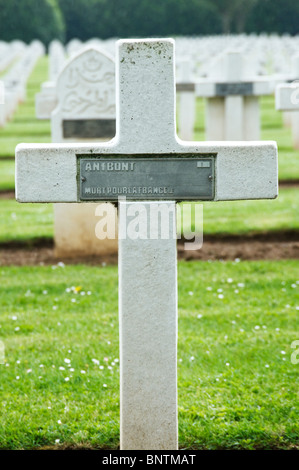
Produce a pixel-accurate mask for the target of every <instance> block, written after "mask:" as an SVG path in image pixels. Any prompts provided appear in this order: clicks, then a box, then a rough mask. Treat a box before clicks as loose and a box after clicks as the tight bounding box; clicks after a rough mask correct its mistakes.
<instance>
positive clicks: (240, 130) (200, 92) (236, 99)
mask: <svg viewBox="0 0 299 470" xmlns="http://www.w3.org/2000/svg"><path fill="white" fill-rule="evenodd" d="M243 60H244V58H243V55H242V54H241V53H240V52H237V51H231V52H227V53H226V54H225V55H224V57H223V62H222V63H221V62H219V65H223V70H222V68H220V67H219V69H218V77H217V78H216V77H213V78H207V79H201V80H199V81H198V83H197V84H196V87H195V89H196V95H197V96H201V97H204V98H206V139H207V140H259V139H260V113H259V101H258V100H259V96H261V95H269V94H271V93H272V82H271V81H269V80H266V79H263V78H261V77H259V78H257V77H254V78H253V79H251V78H250V79H246V80H245V79H244V76H243V70H244V67H243Z"/></svg>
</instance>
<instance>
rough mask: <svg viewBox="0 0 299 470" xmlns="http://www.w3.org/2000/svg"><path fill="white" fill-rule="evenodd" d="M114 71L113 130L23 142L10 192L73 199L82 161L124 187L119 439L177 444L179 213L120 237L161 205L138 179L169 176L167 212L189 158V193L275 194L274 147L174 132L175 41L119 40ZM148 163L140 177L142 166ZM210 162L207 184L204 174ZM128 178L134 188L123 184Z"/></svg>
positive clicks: (129, 444) (141, 445)
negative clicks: (149, 234)
mask: <svg viewBox="0 0 299 470" xmlns="http://www.w3.org/2000/svg"><path fill="white" fill-rule="evenodd" d="M116 70H117V72H116V77H117V80H116V82H117V132H116V137H115V138H114V139H113V140H112V141H110V142H105V143H101V144H100V143H99V144H96V145H91V144H88V143H86V144H80V145H78V144H60V145H57V144H56V145H55V144H49V145H41V144H21V145H19V146H18V147H17V149H16V197H17V200H18V201H19V202H70V203H71V202H79V201H80V197H82V190H83V188H84V187H85V186H84V184H85V183H84V180H85V177H84V178H82V174H81V173H80V171H81V170H82V167H83V169H85V170H86V172H87V173H88V172H89V173H88V178H89V177H90V178H94V181H95V183H93V184H94V185H95V186H94V187H95V190H97V189H99V190H100V191H104V192H105V191H107V187H106V188H103V184H105V181H106V180H107V181H108V180H109V181H110V182H109V183H107V185H108V184H110V185H111V186H110V192H109V191H108V193H109V194H111V198H113V197H114V198H115V197H116V196H115V195H114V196H113V194H112V193H113V188H116V190H118V189H121V191H120V193H121V192H122V191H124V189H125V192H126V194H127V201H121V202H119V324H120V406H121V410H120V420H121V422H120V441H121V443H120V446H121V449H123V450H125V449H130V450H134V449H137V450H164V449H167V450H174V449H177V446H178V442H177V439H178V438H177V261H176V240H175V231H176V230H175V217H174V218H173V220H172V223H170V224H169V227H168V232H167V234H166V235H167V236H166V237H165V233H164V234H163V235H164V237H162V236H161V233H160V232H161V230H162V229H161V228H160V227H154V229H155V230H156V234H157V235H158V236H157V237H156V239H149V238H147V239H137V240H136V239H135V240H134V239H132V238H130V237H125V236H124V234H126V233H127V231H128V229H129V224H130V222H131V220H130V214H132V213H134V212H136V211H139V212H140V213H143V214H144V215H145V218H148V220H149V219H150V216H149V213H150V210H151V208H152V207H153V205H154V204H156V205H157V202H155V201H154V199H161V198H162V197H164V196H163V195H162V193H163V191H164V185H161V184H158V188H157V189H158V190H161V188H162V191H161V192H159V191H158V195H156V196H154V195H153V197H152V199H151V198H150V199H149V198H148V197H147V200H146V202H145V203H144V204H143V203H142V204H141V203H140V200H141V199H142V198H143V195H144V193H143V188H142V187H141V188H139V181H142V182H144V181H145V180H146V184H147V186H146V188H145V189H146V190H147V191H149V188H151V189H150V192H151V193H152V191H153V193H154V187H155V180H157V181H159V182H160V181H161V180H163V179H165V181H166V180H167V181H168V182H169V181H171V182H172V183H173V181H174V183H173V186H172V187H171V188H170V191H169V192H168V193H167V194H166V196H165V197H164V200H163V202H160V204H161V210H163V208H166V210H169V211H170V212H172V213H174V212H175V200H176V199H178V198H179V195H178V194H177V193H176V191H177V186H178V187H180V182H181V178H182V179H183V178H184V171H185V170H184V169H185V167H186V168H187V167H188V168H190V167H189V165H191V166H192V165H193V166H192V171H191V172H190V178H191V179H192V184H193V185H194V187H195V191H198V192H199V193H200V192H201V184H202V185H203V186H205V185H207V187H208V189H209V191H208V194H209V199H212V200H236V199H262V198H269V199H272V198H275V197H276V196H277V192H278V181H277V179H278V176H277V146H276V143H275V142H255V143H249V142H232V143H228V142H216V143H213V142H192V143H190V142H188V143H184V142H183V141H181V140H179V139H178V138H177V136H176V131H175V129H176V120H175V77H174V41H173V40H171V39H146V40H121V41H118V43H117V58H116ZM184 156H185V159H184ZM97 159H100V160H97ZM107 159H110V160H111V162H110V163H109V160H108V161H107ZM132 159H133V163H132ZM147 159H148V160H147ZM176 159H180V165H181V166H180V171H179V172H177V173H176V174H174V175H172V174H171V170H172V168H173V166H172V165H174V163H173V162H174V161H175V160H176ZM192 159H193V160H192ZM150 160H152V163H151V164H150V165H149V166H148V168H150V171H149V173H148V174H146V173H144V172H143V171H142V170H143V169H146V168H147V166H146V162H147V161H150ZM129 161H130V162H131V163H129ZM101 162H102V163H101ZM167 162H168V163H167ZM169 162H170V163H169ZM171 162H172V163H171ZM211 162H213V167H214V173H213V176H212V177H211V178H213V179H214V181H213V184H212V182H211V180H209V179H208V178H206V179H205V178H201V176H200V175H201V174H202V171H205V170H206V169H207V168H208V169H209V168H210V166H211ZM91 163H92V165H93V166H94V168H93V170H94V172H93V173H92V174H91V173H90V168H91ZM100 163H101V164H100ZM160 165H161V166H160ZM163 165H164V166H163ZM80 168H81V170H80ZM151 168H154V169H155V171H153V170H151ZM159 168H161V169H160V171H159ZM108 169H109V171H108ZM135 169H136V172H135V174H134V171H135ZM140 169H141V171H140ZM162 169H163V170H162ZM120 170H122V173H120ZM129 170H130V171H131V172H133V176H134V179H132V177H131V176H130V175H131V174H132V173H130V171H129ZM133 170H134V171H133ZM168 170H169V174H168ZM129 173H130V174H129ZM90 174H91V176H89V175H90ZM119 175H121V176H119ZM169 175H170V176H169ZM97 178H99V179H101V182H99V183H97V181H100V180H97ZM197 178H198V181H199V182H200V183H199V185H198V186H196V181H197ZM116 180H117V183H114V182H115V181H116ZM127 181H129V182H130V184H133V190H134V188H135V190H136V192H135V193H134V191H133V190H132V192H130V191H129V189H132V188H131V186H129V185H128V184H126V182H127ZM208 181H210V183H208ZM132 182H133V183H132ZM143 184H144V183H143ZM184 184H185V185H187V186H188V184H186V183H184ZM100 185H102V186H100ZM113 185H114V186H113ZM117 185H118V186H117ZM190 186H191V184H190ZM211 188H213V190H212V192H211ZM85 189H88V188H86V187H85ZM166 189H169V188H166ZM185 189H186V188H184V187H182V188H181V190H182V191H183V190H185ZM189 190H190V191H193V186H192V188H189V187H188V188H187V191H189ZM116 192H117V191H116ZM83 194H85V193H84V191H83ZM163 194H164V193H163ZM122 196H123V194H122ZM105 197H106V196H105ZM95 198H96V196H95ZM129 198H131V199H132V200H133V202H132V201H130V200H129ZM194 198H195V199H197V198H198V200H200V199H201V197H200V196H199V195H198V196H197V197H196V195H195V197H194ZM165 199H166V200H165ZM116 200H117V199H116ZM138 201H139V202H138ZM159 235H160V237H159Z"/></svg>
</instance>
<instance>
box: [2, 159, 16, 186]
mask: <svg viewBox="0 0 299 470" xmlns="http://www.w3.org/2000/svg"><path fill="white" fill-rule="evenodd" d="M14 189H15V162H14V160H3V159H2V160H1V159H0V191H7V190H14Z"/></svg>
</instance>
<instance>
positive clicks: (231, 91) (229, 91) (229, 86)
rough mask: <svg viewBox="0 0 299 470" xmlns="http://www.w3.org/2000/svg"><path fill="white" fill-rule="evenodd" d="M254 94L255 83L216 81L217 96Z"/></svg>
mask: <svg viewBox="0 0 299 470" xmlns="http://www.w3.org/2000/svg"><path fill="white" fill-rule="evenodd" d="M229 95H241V96H250V95H253V83H251V82H236V83H216V96H229Z"/></svg>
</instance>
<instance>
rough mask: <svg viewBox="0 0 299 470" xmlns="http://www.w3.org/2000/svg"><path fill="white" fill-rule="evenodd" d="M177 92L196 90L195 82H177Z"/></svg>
mask: <svg viewBox="0 0 299 470" xmlns="http://www.w3.org/2000/svg"><path fill="white" fill-rule="evenodd" d="M176 91H177V92H179V93H180V92H184V91H185V92H188V91H190V92H193V91H195V84H194V83H177V85H176Z"/></svg>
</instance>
